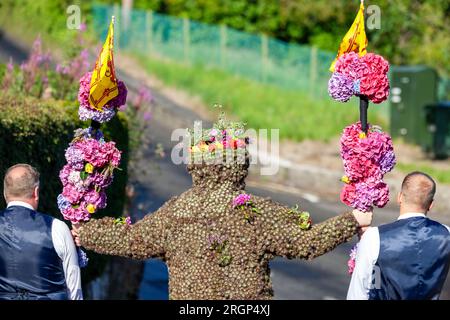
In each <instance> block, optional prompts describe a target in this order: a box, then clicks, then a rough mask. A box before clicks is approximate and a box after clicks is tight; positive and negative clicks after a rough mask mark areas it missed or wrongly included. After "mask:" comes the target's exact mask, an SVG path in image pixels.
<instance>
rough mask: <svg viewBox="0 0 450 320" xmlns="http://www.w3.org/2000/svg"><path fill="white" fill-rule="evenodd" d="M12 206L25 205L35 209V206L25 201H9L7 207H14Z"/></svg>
mask: <svg viewBox="0 0 450 320" xmlns="http://www.w3.org/2000/svg"><path fill="white" fill-rule="evenodd" d="M12 206H19V207H25V208H27V209H30V210H33V211H34V208H33V207H32V206H31V204H29V203H26V202H23V201H10V202H8V206H7V208H9V207H12Z"/></svg>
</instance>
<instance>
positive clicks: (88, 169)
mask: <svg viewBox="0 0 450 320" xmlns="http://www.w3.org/2000/svg"><path fill="white" fill-rule="evenodd" d="M84 171H86V172H87V173H92V172H94V166H93V165H92V164H90V163H86V165H85V166H84Z"/></svg>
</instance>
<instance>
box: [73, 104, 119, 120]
mask: <svg viewBox="0 0 450 320" xmlns="http://www.w3.org/2000/svg"><path fill="white" fill-rule="evenodd" d="M115 115H116V112H115V111H114V108H108V107H103V111H98V110H95V109H91V108H86V107H85V106H83V105H80V108H79V109H78V116H79V117H80V119H81V120H82V121H87V120H94V121H97V122H100V123H103V122H108V121H109V120H111V119H112V118H113V117H114V116H115Z"/></svg>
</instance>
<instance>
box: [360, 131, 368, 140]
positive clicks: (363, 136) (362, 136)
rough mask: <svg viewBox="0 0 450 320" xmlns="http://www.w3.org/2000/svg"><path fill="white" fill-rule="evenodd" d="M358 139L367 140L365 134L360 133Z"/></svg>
mask: <svg viewBox="0 0 450 320" xmlns="http://www.w3.org/2000/svg"><path fill="white" fill-rule="evenodd" d="M359 138H360V139H365V138H367V136H366V133H365V132H360V133H359Z"/></svg>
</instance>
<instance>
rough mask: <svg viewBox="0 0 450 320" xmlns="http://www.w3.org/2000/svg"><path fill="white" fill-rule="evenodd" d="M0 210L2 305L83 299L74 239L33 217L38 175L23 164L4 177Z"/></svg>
mask: <svg viewBox="0 0 450 320" xmlns="http://www.w3.org/2000/svg"><path fill="white" fill-rule="evenodd" d="M4 196H5V200H6V203H7V208H6V209H5V210H3V211H0V300H2V299H6V300H17V299H27V300H28V299H30V300H67V299H70V300H81V299H83V294H82V290H81V276H80V268H79V265H78V255H77V251H76V247H75V244H74V242H73V238H72V234H71V232H70V230H69V228H68V227H67V225H66V224H65V223H64V222H62V221H61V220H58V219H55V218H53V217H51V216H49V215H45V214H42V213H39V212H37V211H36V210H37V207H38V203H39V173H38V172H37V170H36V169H35V168H33V167H32V166H30V165H27V164H17V165H15V166H12V167H11V168H9V169H8V170H7V172H6V174H5V178H4Z"/></svg>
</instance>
